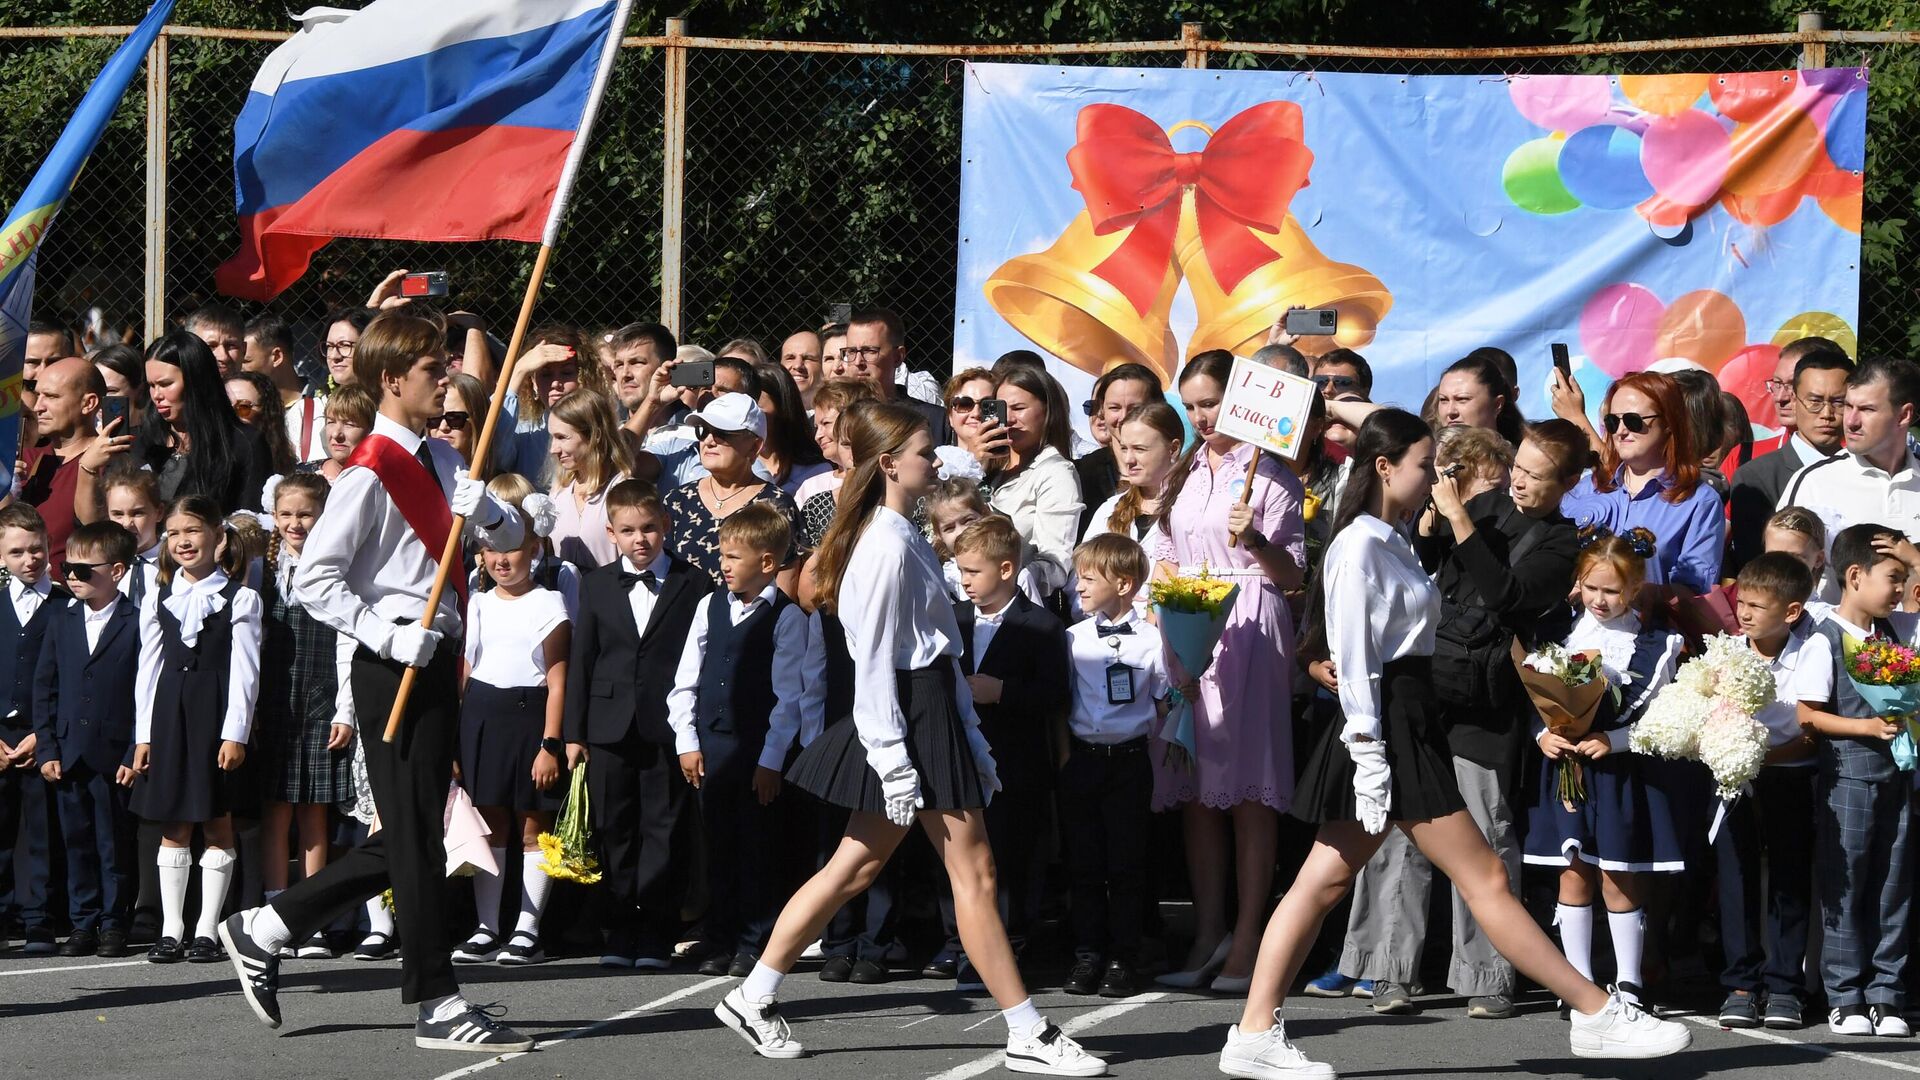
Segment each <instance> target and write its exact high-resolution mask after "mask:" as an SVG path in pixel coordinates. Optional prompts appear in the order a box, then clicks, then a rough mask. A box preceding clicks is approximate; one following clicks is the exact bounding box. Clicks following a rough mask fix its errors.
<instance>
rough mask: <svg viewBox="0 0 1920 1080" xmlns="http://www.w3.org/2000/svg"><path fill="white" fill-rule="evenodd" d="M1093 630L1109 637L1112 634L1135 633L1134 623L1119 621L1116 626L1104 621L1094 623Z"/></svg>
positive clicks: (1099, 634) (1097, 633)
mask: <svg viewBox="0 0 1920 1080" xmlns="http://www.w3.org/2000/svg"><path fill="white" fill-rule="evenodd" d="M1093 632H1094V633H1095V634H1096V635H1098V636H1100V637H1107V636H1108V635H1110V634H1131V633H1133V624H1132V623H1119V624H1117V625H1114V626H1107V625H1105V624H1102V623H1094V624H1093Z"/></svg>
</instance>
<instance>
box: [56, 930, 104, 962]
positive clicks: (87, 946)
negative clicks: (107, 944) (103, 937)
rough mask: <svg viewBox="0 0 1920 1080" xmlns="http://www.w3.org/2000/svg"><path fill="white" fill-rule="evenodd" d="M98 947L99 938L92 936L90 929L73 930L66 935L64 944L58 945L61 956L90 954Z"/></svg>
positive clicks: (97, 949) (96, 950)
mask: <svg viewBox="0 0 1920 1080" xmlns="http://www.w3.org/2000/svg"><path fill="white" fill-rule="evenodd" d="M99 949H100V939H99V938H97V937H94V936H93V931H91V930H75V931H74V932H73V933H71V934H68V935H67V941H66V944H64V945H62V946H60V955H61V956H92V955H93V954H94V953H96V952H98V951H99Z"/></svg>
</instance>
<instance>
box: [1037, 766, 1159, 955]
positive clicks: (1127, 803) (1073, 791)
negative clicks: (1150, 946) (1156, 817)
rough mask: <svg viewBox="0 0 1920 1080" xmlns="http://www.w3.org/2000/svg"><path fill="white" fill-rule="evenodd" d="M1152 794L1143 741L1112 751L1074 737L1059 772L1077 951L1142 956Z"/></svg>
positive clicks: (1150, 774)
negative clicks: (1141, 938) (1143, 895)
mask: <svg viewBox="0 0 1920 1080" xmlns="http://www.w3.org/2000/svg"><path fill="white" fill-rule="evenodd" d="M1152 798H1153V766H1152V762H1151V761H1150V760H1149V759H1148V756H1147V742H1146V740H1145V739H1140V740H1138V745H1137V746H1132V747H1129V748H1127V749H1124V750H1119V751H1116V752H1112V753H1109V752H1107V751H1106V750H1105V749H1104V748H1102V749H1095V748H1092V747H1090V746H1088V745H1087V744H1085V743H1082V742H1080V741H1079V740H1077V739H1076V740H1075V741H1074V744H1073V753H1072V754H1071V755H1070V756H1069V757H1068V758H1067V764H1066V766H1065V767H1064V768H1062V769H1061V770H1060V823H1061V825H1062V826H1063V830H1062V831H1063V832H1064V834H1065V836H1066V846H1067V872H1068V876H1069V877H1070V878H1071V880H1072V883H1073V888H1072V898H1073V947H1074V951H1075V952H1078V953H1096V954H1101V955H1105V956H1107V957H1108V958H1110V959H1121V960H1126V961H1129V962H1131V961H1133V960H1134V959H1136V955H1137V953H1138V952H1139V949H1140V929H1141V922H1142V914H1143V912H1144V910H1145V909H1144V906H1143V904H1142V903H1141V899H1140V898H1141V895H1142V893H1143V892H1144V890H1145V888H1146V872H1147V839H1148V833H1149V830H1150V829H1151V827H1152V813H1153V812H1152V810H1151V808H1150V807H1151V803H1152Z"/></svg>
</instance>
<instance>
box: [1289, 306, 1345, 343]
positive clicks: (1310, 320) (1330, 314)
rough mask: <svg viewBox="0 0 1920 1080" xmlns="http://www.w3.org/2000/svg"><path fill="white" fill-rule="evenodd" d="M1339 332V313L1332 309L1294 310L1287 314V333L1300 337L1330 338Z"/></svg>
mask: <svg viewBox="0 0 1920 1080" xmlns="http://www.w3.org/2000/svg"><path fill="white" fill-rule="evenodd" d="M1339 330H1340V312H1339V311H1337V310H1336V309H1334V308H1330V307H1323V308H1294V309H1292V310H1291V311H1288V312H1287V333H1289V334H1295V335H1298V336H1300V337H1332V336H1333V335H1334V334H1336V333H1338V332H1339Z"/></svg>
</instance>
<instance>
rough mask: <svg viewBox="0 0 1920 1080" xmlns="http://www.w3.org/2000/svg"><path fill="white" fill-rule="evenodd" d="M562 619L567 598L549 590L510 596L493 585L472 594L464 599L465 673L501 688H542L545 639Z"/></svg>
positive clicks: (544, 683) (536, 589)
mask: <svg viewBox="0 0 1920 1080" xmlns="http://www.w3.org/2000/svg"><path fill="white" fill-rule="evenodd" d="M567 621H568V620H567V605H566V601H565V600H563V599H561V597H560V594H559V593H557V592H554V591H553V590H552V589H542V588H538V587H535V588H533V589H529V590H527V592H526V593H525V594H524V595H522V596H520V597H517V598H515V599H508V598H507V597H505V596H502V595H500V592H499V590H497V589H495V590H491V591H488V592H481V593H474V594H473V596H472V598H471V599H469V600H468V601H467V645H466V658H467V677H468V678H470V679H474V680H476V681H478V682H483V683H486V684H487V685H488V686H497V687H500V688H502V689H507V688H510V687H521V686H546V685H547V649H546V644H547V637H548V636H549V635H551V634H552V633H553V632H554V630H555V629H557V628H558V627H560V626H562V625H564V624H565V623H566V622H567ZM554 689H556V690H557V689H558V687H555V688H554Z"/></svg>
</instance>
